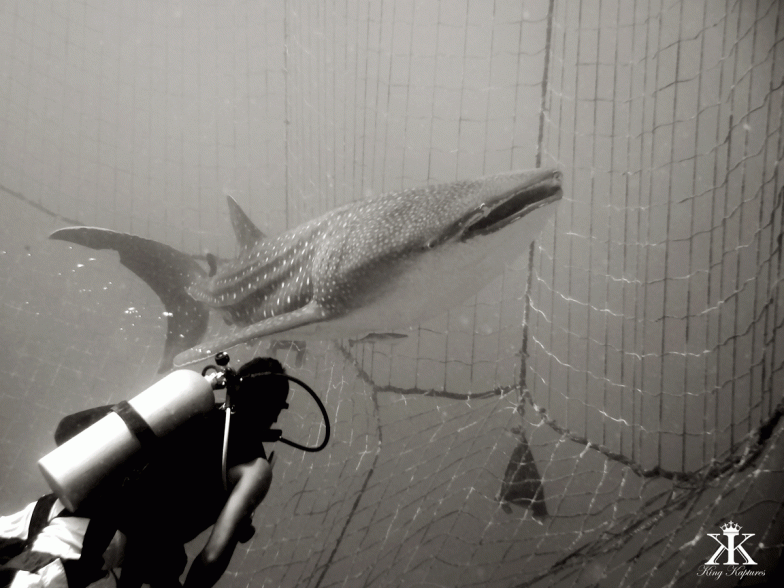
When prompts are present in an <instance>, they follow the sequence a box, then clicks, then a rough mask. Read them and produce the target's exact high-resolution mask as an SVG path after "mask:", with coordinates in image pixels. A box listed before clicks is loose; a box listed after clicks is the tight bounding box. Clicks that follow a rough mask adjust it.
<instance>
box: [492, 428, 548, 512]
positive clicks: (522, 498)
mask: <svg viewBox="0 0 784 588" xmlns="http://www.w3.org/2000/svg"><path fill="white" fill-rule="evenodd" d="M512 433H514V434H515V435H517V437H518V442H517V447H515V448H514V451H512V456H511V457H510V458H509V464H508V465H507V466H506V472H505V473H504V480H503V482H501V489H500V490H499V491H498V495H497V496H496V500H498V502H500V503H501V508H502V509H503V511H504V512H505V513H507V514H512V507H511V506H510V505H511V504H514V505H516V506H521V507H523V508H530V509H531V513H532V514H533V515H534V517H536V518H544V517H546V516H547V503H546V502H545V497H544V487H543V486H542V477H541V476H540V475H539V469H538V468H537V467H536V460H535V459H534V456H533V454H532V453H531V448H530V447H529V446H528V439H527V438H526V436H525V431H523V430H522V429H519V428H517V427H515V428H514V429H512Z"/></svg>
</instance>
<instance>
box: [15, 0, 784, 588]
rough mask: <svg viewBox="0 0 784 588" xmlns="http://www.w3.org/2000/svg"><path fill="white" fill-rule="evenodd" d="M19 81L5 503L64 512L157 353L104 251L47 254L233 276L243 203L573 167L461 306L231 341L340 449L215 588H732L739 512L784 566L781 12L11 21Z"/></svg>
mask: <svg viewBox="0 0 784 588" xmlns="http://www.w3.org/2000/svg"><path fill="white" fill-rule="evenodd" d="M0 71H2V73H3V75H4V83H3V84H0V104H1V105H2V107H0V146H1V148H2V155H0V197H2V201H3V205H4V212H5V216H4V218H5V220H4V221H3V223H4V231H3V243H2V246H0V249H2V252H1V254H0V281H1V282H2V288H1V289H0V313H2V314H1V315H0V317H1V319H0V333H2V343H3V345H2V349H0V373H2V374H3V379H4V381H5V383H6V385H5V386H4V388H3V390H2V392H0V422H2V427H0V431H1V432H0V443H2V445H0V447H2V450H1V452H0V460H1V461H0V468H1V469H0V472H1V473H0V506H2V507H3V509H4V510H3V512H4V513H5V512H10V511H12V510H14V509H18V508H20V507H21V506H22V505H23V504H25V503H27V502H29V501H30V500H32V499H34V498H35V497H36V495H37V494H40V493H42V492H44V491H46V487H45V484H44V483H43V480H42V479H41V477H40V475H39V474H38V472H37V470H36V467H35V462H36V461H37V459H38V458H40V457H41V456H42V455H43V454H45V453H46V452H48V450H49V449H51V447H52V446H53V441H52V437H51V433H52V432H53V430H54V427H55V425H56V423H57V421H58V420H59V419H60V418H61V417H62V416H63V415H65V414H68V413H71V412H74V411H76V410H80V409H83V408H87V407H89V406H93V405H97V404H104V403H107V402H115V401H118V400H120V399H123V398H129V397H131V396H133V395H134V394H135V393H137V392H139V391H140V390H143V389H144V388H146V387H147V386H148V385H149V384H150V383H152V382H153V381H154V380H155V379H156V376H155V370H156V368H157V364H158V360H159V358H160V354H161V350H162V347H163V341H164V339H165V329H166V326H165V325H166V317H165V316H164V315H163V307H162V306H161V304H160V302H159V301H158V299H157V298H156V297H155V295H154V294H153V293H152V292H151V291H150V290H149V289H147V287H146V286H145V285H144V284H143V283H141V282H140V281H139V280H138V279H136V277H135V276H133V275H132V274H130V272H128V271H127V270H125V269H124V268H122V267H121V266H120V265H119V263H118V262H117V260H116V255H114V254H111V253H108V252H93V251H89V250H86V249H80V248H77V247H74V248H69V247H68V246H66V245H64V244H63V243H60V242H50V241H47V240H46V236H47V234H48V233H49V232H50V231H51V230H54V229H56V228H59V227H62V226H64V225H65V224H89V225H95V226H102V227H107V228H111V229H115V230H120V231H128V232H132V233H135V234H138V235H141V236H144V237H147V238H151V239H156V240H158V241H162V242H165V243H167V244H168V245H171V246H173V247H176V248H178V249H180V250H182V251H186V252H188V253H191V254H193V255H194V256H195V257H197V259H201V260H203V259H204V255H205V253H207V252H209V253H214V254H216V255H217V256H219V257H223V258H228V257H232V256H233V255H234V253H235V247H236V244H235V243H234V238H233V236H232V235H231V229H230V222H229V218H228V214H227V210H226V206H225V195H232V196H234V197H235V198H236V199H237V200H238V201H239V202H240V204H241V205H242V206H243V208H244V209H245V210H246V212H247V213H248V214H249V216H250V217H251V218H252V219H254V221H255V222H256V223H257V224H258V225H259V226H260V227H261V228H262V230H264V231H265V232H268V233H276V232H279V231H282V230H285V229H286V228H290V227H293V226H295V225H297V224H298V223H300V222H302V221H304V220H307V219H309V218H312V217H314V216H316V215H318V214H320V213H322V212H325V211H326V210H329V209H331V208H333V207H334V206H337V205H340V204H343V203H346V202H350V201H353V200H357V199H361V198H363V197H365V196H367V195H368V194H378V193H381V192H385V191H390V190H398V189H401V188H407V187H415V186H418V185H423V184H425V183H431V182H439V181H451V180H454V179H458V178H470V177H474V176H481V175H484V174H489V173H494V172H498V171H506V170H510V169H518V168H528V167H537V166H543V167H558V168H559V169H561V170H562V171H563V173H564V198H563V200H562V201H561V203H560V204H559V208H558V212H557V215H556V217H555V219H554V220H553V221H551V222H550V223H549V224H548V225H547V226H546V227H545V229H544V231H543V233H542V235H541V237H540V238H539V239H538V240H537V241H536V242H535V243H534V246H533V247H532V249H531V250H530V251H521V252H520V258H519V259H518V261H517V262H516V263H515V264H514V265H513V266H512V267H511V268H509V270H508V271H507V272H506V273H505V274H504V275H503V276H501V277H499V278H498V279H497V280H495V281H494V282H492V283H491V284H488V285H487V287H486V288H484V289H483V290H482V292H481V293H480V294H479V295H477V296H476V297H475V298H473V299H472V300H469V301H467V302H466V303H465V304H464V305H462V306H460V307H458V308H455V309H452V310H451V311H450V312H449V313H448V314H446V315H444V316H442V317H439V318H437V319H435V320H433V321H430V322H428V323H426V324H423V325H420V326H417V327H416V328H415V329H413V330H412V331H408V332H405V333H398V334H380V335H379V336H377V337H371V338H368V339H363V340H359V341H349V340H340V341H331V342H311V341H307V342H306V343H302V342H299V341H291V342H277V343H270V342H261V343H258V344H257V345H255V346H254V347H252V348H246V347H238V348H235V349H233V350H230V353H231V355H232V359H233V360H234V361H244V360H247V359H249V358H250V357H251V356H253V355H254V354H257V353H271V354H274V355H276V356H277V357H278V358H279V359H281V360H282V361H283V362H284V363H285V364H286V366H287V369H288V370H289V371H290V372H291V373H292V374H294V375H296V376H297V377H299V378H301V379H303V380H305V381H307V382H309V383H310V384H311V385H312V386H313V387H314V388H315V389H316V390H317V391H318V392H320V394H321V397H322V399H323V400H324V402H325V404H326V407H327V411H328V413H329V415H330V417H331V420H332V435H333V437H332V440H331V441H330V444H329V446H328V447H327V448H326V450H325V451H323V452H321V453H318V454H315V455H311V454H303V453H300V452H297V451H296V450H294V449H290V448H288V447H283V446H278V447H276V448H275V451H276V454H277V456H278V459H277V463H276V465H275V478H274V481H273V486H272V489H271V491H270V493H269V495H268V496H267V498H266V499H265V501H264V503H263V504H262V505H261V506H260V507H259V509H258V511H257V512H256V517H255V524H256V527H257V532H256V535H255V537H254V539H253V540H252V542H250V543H249V544H247V545H246V546H241V547H239V548H238V550H237V552H236V553H235V556H234V559H233V560H232V563H231V565H230V567H229V571H228V572H227V574H226V575H225V577H224V578H223V579H222V580H221V582H220V585H222V586H253V587H261V586H307V587H311V588H317V587H321V588H326V587H332V586H350V587H354V586H407V587H417V586H421V587H425V586H428V587H431V586H443V587H447V586H449V587H451V586H483V587H484V586H498V587H511V586H590V585H597V586H598V585H601V586H663V585H695V586H698V585H707V586H714V585H719V584H720V583H721V582H727V583H728V584H730V585H731V584H734V583H735V582H736V581H740V579H741V578H740V575H736V576H734V577H731V576H729V575H728V574H726V572H725V576H724V577H723V578H721V579H720V581H717V579H716V578H715V577H712V576H711V575H709V574H707V573H706V568H705V564H706V563H707V562H708V561H709V560H710V559H711V557H712V556H715V552H716V550H717V548H719V546H720V545H725V543H722V541H724V539H722V537H726V535H722V533H723V528H722V526H725V525H726V524H727V523H728V522H729V521H733V522H734V523H735V524H737V525H740V527H741V533H745V534H749V533H751V534H753V536H752V537H750V538H749V539H748V540H747V541H746V542H745V543H744V544H743V546H744V548H745V550H746V552H747V554H748V556H749V557H750V558H751V559H752V560H753V561H754V562H755V564H754V565H746V566H745V569H746V570H751V571H761V572H764V575H762V574H758V575H756V576H750V577H747V578H746V581H747V582H750V581H760V580H764V579H768V580H769V579H771V578H772V577H774V574H776V566H777V561H778V558H779V555H780V553H781V550H782V537H783V536H784V532H783V531H782V517H783V516H784V513H782V505H781V493H782V490H784V456H783V455H782V452H784V448H782V443H783V442H784V440H782V438H781V436H782V430H783V429H782V425H781V424H780V423H779V419H780V417H781V415H782V413H783V412H784V403H783V398H782V391H784V329H783V328H782V327H783V326H784V307H782V304H783V303H784V296H782V295H781V291H780V290H781V284H782V271H783V268H784V266H783V265H782V263H783V261H782V235H783V234H784V216H783V215H784V178H782V176H781V160H782V157H784V136H783V135H782V128H783V127H784V124H783V123H784V5H782V4H781V3H780V2H777V1H776V0H768V1H763V0H759V1H748V2H730V1H727V2H704V3H700V2H686V1H683V2H670V3H664V2H647V1H641V0H640V1H636V2H625V1H622V0H592V1H589V0H582V1H580V2H570V1H566V0H559V1H556V0H542V1H538V2H525V3H523V2H503V1H496V2H482V1H471V2H465V3H462V2H446V1H443V0H442V1H440V2H437V1H436V2H406V1H402V2H401V1H394V2H393V1H390V0H387V1H379V2H367V3H365V2H356V3H354V2H330V1H323V2H310V1H307V0H301V1H279V2H266V3H257V2H235V3H231V4H228V3H225V2H208V1H204V2H198V3H185V2H180V3H177V2H174V3H167V4H165V5H164V4H161V3H157V2H139V1H134V2H117V3H113V4H111V5H103V4H98V5H93V4H92V3H90V2H69V3H50V2H45V1H43V0H39V1H36V2H29V1H25V2H22V1H20V2H7V3H5V4H3V6H2V7H0ZM218 322H219V321H216V322H215V324H212V325H211V327H210V328H211V330H213V331H214V332H225V331H226V327H225V326H223V325H220V324H218ZM396 335H405V337H398V336H396ZM291 404H292V409H291V410H289V411H287V412H286V413H284V417H283V418H282V420H281V422H280V423H279V424H280V425H281V427H282V428H283V429H284V430H285V431H286V433H287V436H288V437H290V438H298V440H301V441H302V442H306V443H310V444H311V445H314V444H316V443H317V441H318V439H319V438H320V435H322V434H323V427H322V426H321V425H320V424H319V423H320V417H319V415H318V412H317V410H316V408H315V407H313V406H312V405H310V404H309V403H308V400H307V398H306V397H304V395H302V396H300V395H299V394H298V393H295V394H294V395H293V397H292V399H291ZM736 551H737V550H736ZM733 553H735V552H733ZM724 557H726V556H722V562H723V561H724ZM737 558H738V560H739V561H741V560H742V558H741V555H740V553H739V552H738V553H737ZM720 567H722V568H726V566H720ZM733 569H735V568H733ZM717 582H719V584H717Z"/></svg>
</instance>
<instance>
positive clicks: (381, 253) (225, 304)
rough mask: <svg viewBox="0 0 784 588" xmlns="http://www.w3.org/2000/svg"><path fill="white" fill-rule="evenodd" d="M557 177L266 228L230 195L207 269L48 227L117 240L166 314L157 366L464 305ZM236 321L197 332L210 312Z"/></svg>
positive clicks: (525, 227)
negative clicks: (231, 239) (225, 225)
mask: <svg viewBox="0 0 784 588" xmlns="http://www.w3.org/2000/svg"><path fill="white" fill-rule="evenodd" d="M560 198H561V174H560V173H559V172H557V171H555V170H540V169H537V170H531V171H521V172H511V173H505V174H498V175H494V176H486V177H483V178H479V179H476V180H466V181H461V182H453V183H451V184H441V185H434V186H425V187H423V188H416V189H411V190H404V191H402V192H395V193H390V194H385V195H383V196H380V197H378V198H374V199H370V200H363V201H359V202H354V203H352V204H348V205H346V206H342V207H340V208H337V209H335V210H333V211H331V212H328V213H326V214H325V215H323V216H321V217H319V218H316V219H314V220H311V221H309V222H306V223H304V224H302V225H300V226H298V227H296V228H294V229H291V230H289V231H287V232H285V233H283V234H281V235H279V236H277V237H272V238H269V237H265V236H264V235H263V234H262V232H261V231H260V230H259V229H258V228H256V226H255V225H254V224H253V222H252V221H251V220H250V219H249V218H248V217H247V216H246V215H245V213H244V212H242V210H241V209H240V208H239V206H238V205H237V203H236V202H234V201H233V200H232V199H231V198H229V211H230V215H231V220H232V226H233V228H234V232H235V234H236V236H237V240H238V241H239V244H240V253H239V256H238V257H237V258H236V259H234V260H232V261H227V262H225V263H222V264H219V263H218V260H217V259H216V258H215V257H214V256H212V257H208V265H209V271H205V269H204V268H203V267H202V266H201V265H199V263H197V262H196V261H195V260H194V259H193V258H192V257H191V256H190V255H186V254H184V253H181V252H179V251H177V250H176V249H173V248H172V247H169V246H168V245H164V244H163V243H158V242H156V241H152V240H150V239H144V238H142V237H137V236H134V235H128V234H124V233H117V232H115V231H110V230H107V229H100V228H94V227H69V228H64V229H60V230H58V231H55V232H54V233H52V235H51V236H50V237H51V238H52V239H60V240H62V241H69V242H71V243H77V244H79V245H84V246H86V247H90V248H92V249H113V250H115V251H117V252H119V254H120V262H121V263H122V264H123V265H124V266H126V267H127V268H129V269H130V270H131V271H133V272H134V273H135V274H136V275H137V276H139V277H140V278H141V279H143V280H144V281H145V282H146V283H147V284H148V285H149V286H150V287H151V288H152V289H153V291H155V293H156V294H157V295H158V297H159V298H160V299H161V301H162V302H163V304H164V307H165V309H166V316H167V317H168V332H167V336H166V346H165V348H164V355H163V358H162V360H161V365H160V370H159V371H161V372H163V371H166V370H168V369H169V368H171V366H172V364H174V365H177V366H181V365H186V364H189V363H193V362H196V361H200V360H202V359H207V358H209V357H211V356H212V355H214V354H215V353H216V352H217V351H222V350H225V349H227V348H229V347H233V346H234V345H238V344H239V343H244V342H247V341H252V340H254V339H257V338H260V337H268V338H277V339H288V340H293V339H296V340H298V339H301V338H313V339H336V338H344V337H345V338H351V337H356V336H363V335H364V334H365V333H368V332H389V331H394V330H398V329H402V328H405V327H409V326H412V325H416V324H419V323H420V322H422V321H425V320H427V319H430V318H433V317H435V316H438V315H439V314H441V313H443V312H445V311H446V310H448V309H449V308H452V307H453V306H456V305H457V304H460V303H462V302H464V301H465V300H466V299H467V298H470V297H471V296H473V295H474V294H476V293H477V292H478V291H479V290H481V289H482V287H484V286H485V285H486V284H487V283H488V282H489V281H491V280H492V279H493V278H495V277H496V276H498V275H500V274H501V273H502V272H503V270H504V267H505V266H506V265H508V264H509V263H511V262H512V261H514V260H515V259H517V258H518V257H519V256H520V255H521V254H523V253H524V252H525V251H526V250H527V248H528V246H529V245H530V243H531V242H532V241H533V240H534V239H535V238H536V237H537V236H538V234H539V232H540V231H541V229H542V227H543V226H544V224H545V222H546V221H547V220H548V219H549V217H550V216H552V214H553V213H554V206H549V205H550V204H552V203H554V202H556V201H557V200H559V199H560ZM211 309H212V310H215V311H217V312H219V313H220V314H221V315H222V316H223V318H224V320H225V321H226V322H227V323H229V324H231V325H234V326H235V329H234V331H233V332H232V333H230V334H228V335H226V336H224V337H219V338H216V339H213V340H210V341H202V339H203V338H204V335H205V333H206V331H207V325H208V319H209V313H210V310H211Z"/></svg>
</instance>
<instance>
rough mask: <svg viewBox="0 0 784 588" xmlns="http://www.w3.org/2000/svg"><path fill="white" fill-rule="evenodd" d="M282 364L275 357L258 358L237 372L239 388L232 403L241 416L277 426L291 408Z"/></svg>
mask: <svg viewBox="0 0 784 588" xmlns="http://www.w3.org/2000/svg"><path fill="white" fill-rule="evenodd" d="M285 373H286V370H285V369H284V368H283V366H282V365H281V363H280V362H279V361H278V360H277V359H274V358H272V357H255V358H253V359H251V360H250V361H249V362H247V363H246V364H244V365H243V366H242V367H240V369H239V370H237V380H236V381H237V384H236V386H235V389H234V390H233V391H232V396H231V400H232V402H233V404H234V406H235V408H236V409H237V412H238V413H239V414H252V415H253V416H254V418H262V419H264V420H267V421H269V422H270V423H274V422H275V421H277V420H278V415H279V414H280V411H281V410H283V409H284V408H288V403H287V399H288V394H289V381H288V379H287V378H283V377H279V376H276V375H275V374H285Z"/></svg>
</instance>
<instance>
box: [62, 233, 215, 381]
mask: <svg viewBox="0 0 784 588" xmlns="http://www.w3.org/2000/svg"><path fill="white" fill-rule="evenodd" d="M49 238H50V239H57V240H60V241H68V242H69V243H76V244H77V245H82V246H84V247H89V248H90V249H112V250H114V251H117V252H118V253H119V254H120V263H122V264H123V265H124V266H125V267H127V268H128V269H129V270H131V271H132V272H133V273H135V274H136V275H137V276H139V277H140V278H141V279H142V280H144V281H145V282H146V283H147V285H148V286H149V287H150V288H152V290H153V291H154V292H155V293H156V294H157V295H158V298H160V299H161V302H163V306H164V308H165V311H166V312H165V316H166V318H167V321H166V323H167V333H166V344H165V347H164V350H163V357H162V358H161V364H160V366H159V368H158V372H159V373H164V372H166V371H168V370H169V369H170V368H171V366H172V359H173V358H174V356H175V355H177V354H178V353H180V352H181V351H183V350H185V349H189V348H190V347H191V346H192V345H195V344H196V343H198V342H199V340H200V339H201V338H202V337H203V336H204V333H206V332H207V324H208V321H209V314H210V310H209V308H208V307H207V305H206V304H204V303H203V302H200V301H198V300H195V299H194V298H192V297H191V296H190V295H189V294H188V287H189V286H191V284H193V282H194V281H195V280H198V279H199V278H200V277H203V276H204V275H205V272H204V270H203V269H202V268H201V266H200V265H199V264H198V263H196V261H195V260H194V259H193V258H192V257H191V256H189V255H186V254H185V253H182V252H180V251H177V250H176V249H174V248H173V247H169V246H168V245H165V244H163V243H158V242H157V241H153V240H151V239H145V238H143V237H137V236H136V235H129V234H127V233H118V232H117V231H111V230H109V229H100V228H96V227H66V228H64V229H59V230H57V231H55V232H54V233H52V234H51V235H49Z"/></svg>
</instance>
